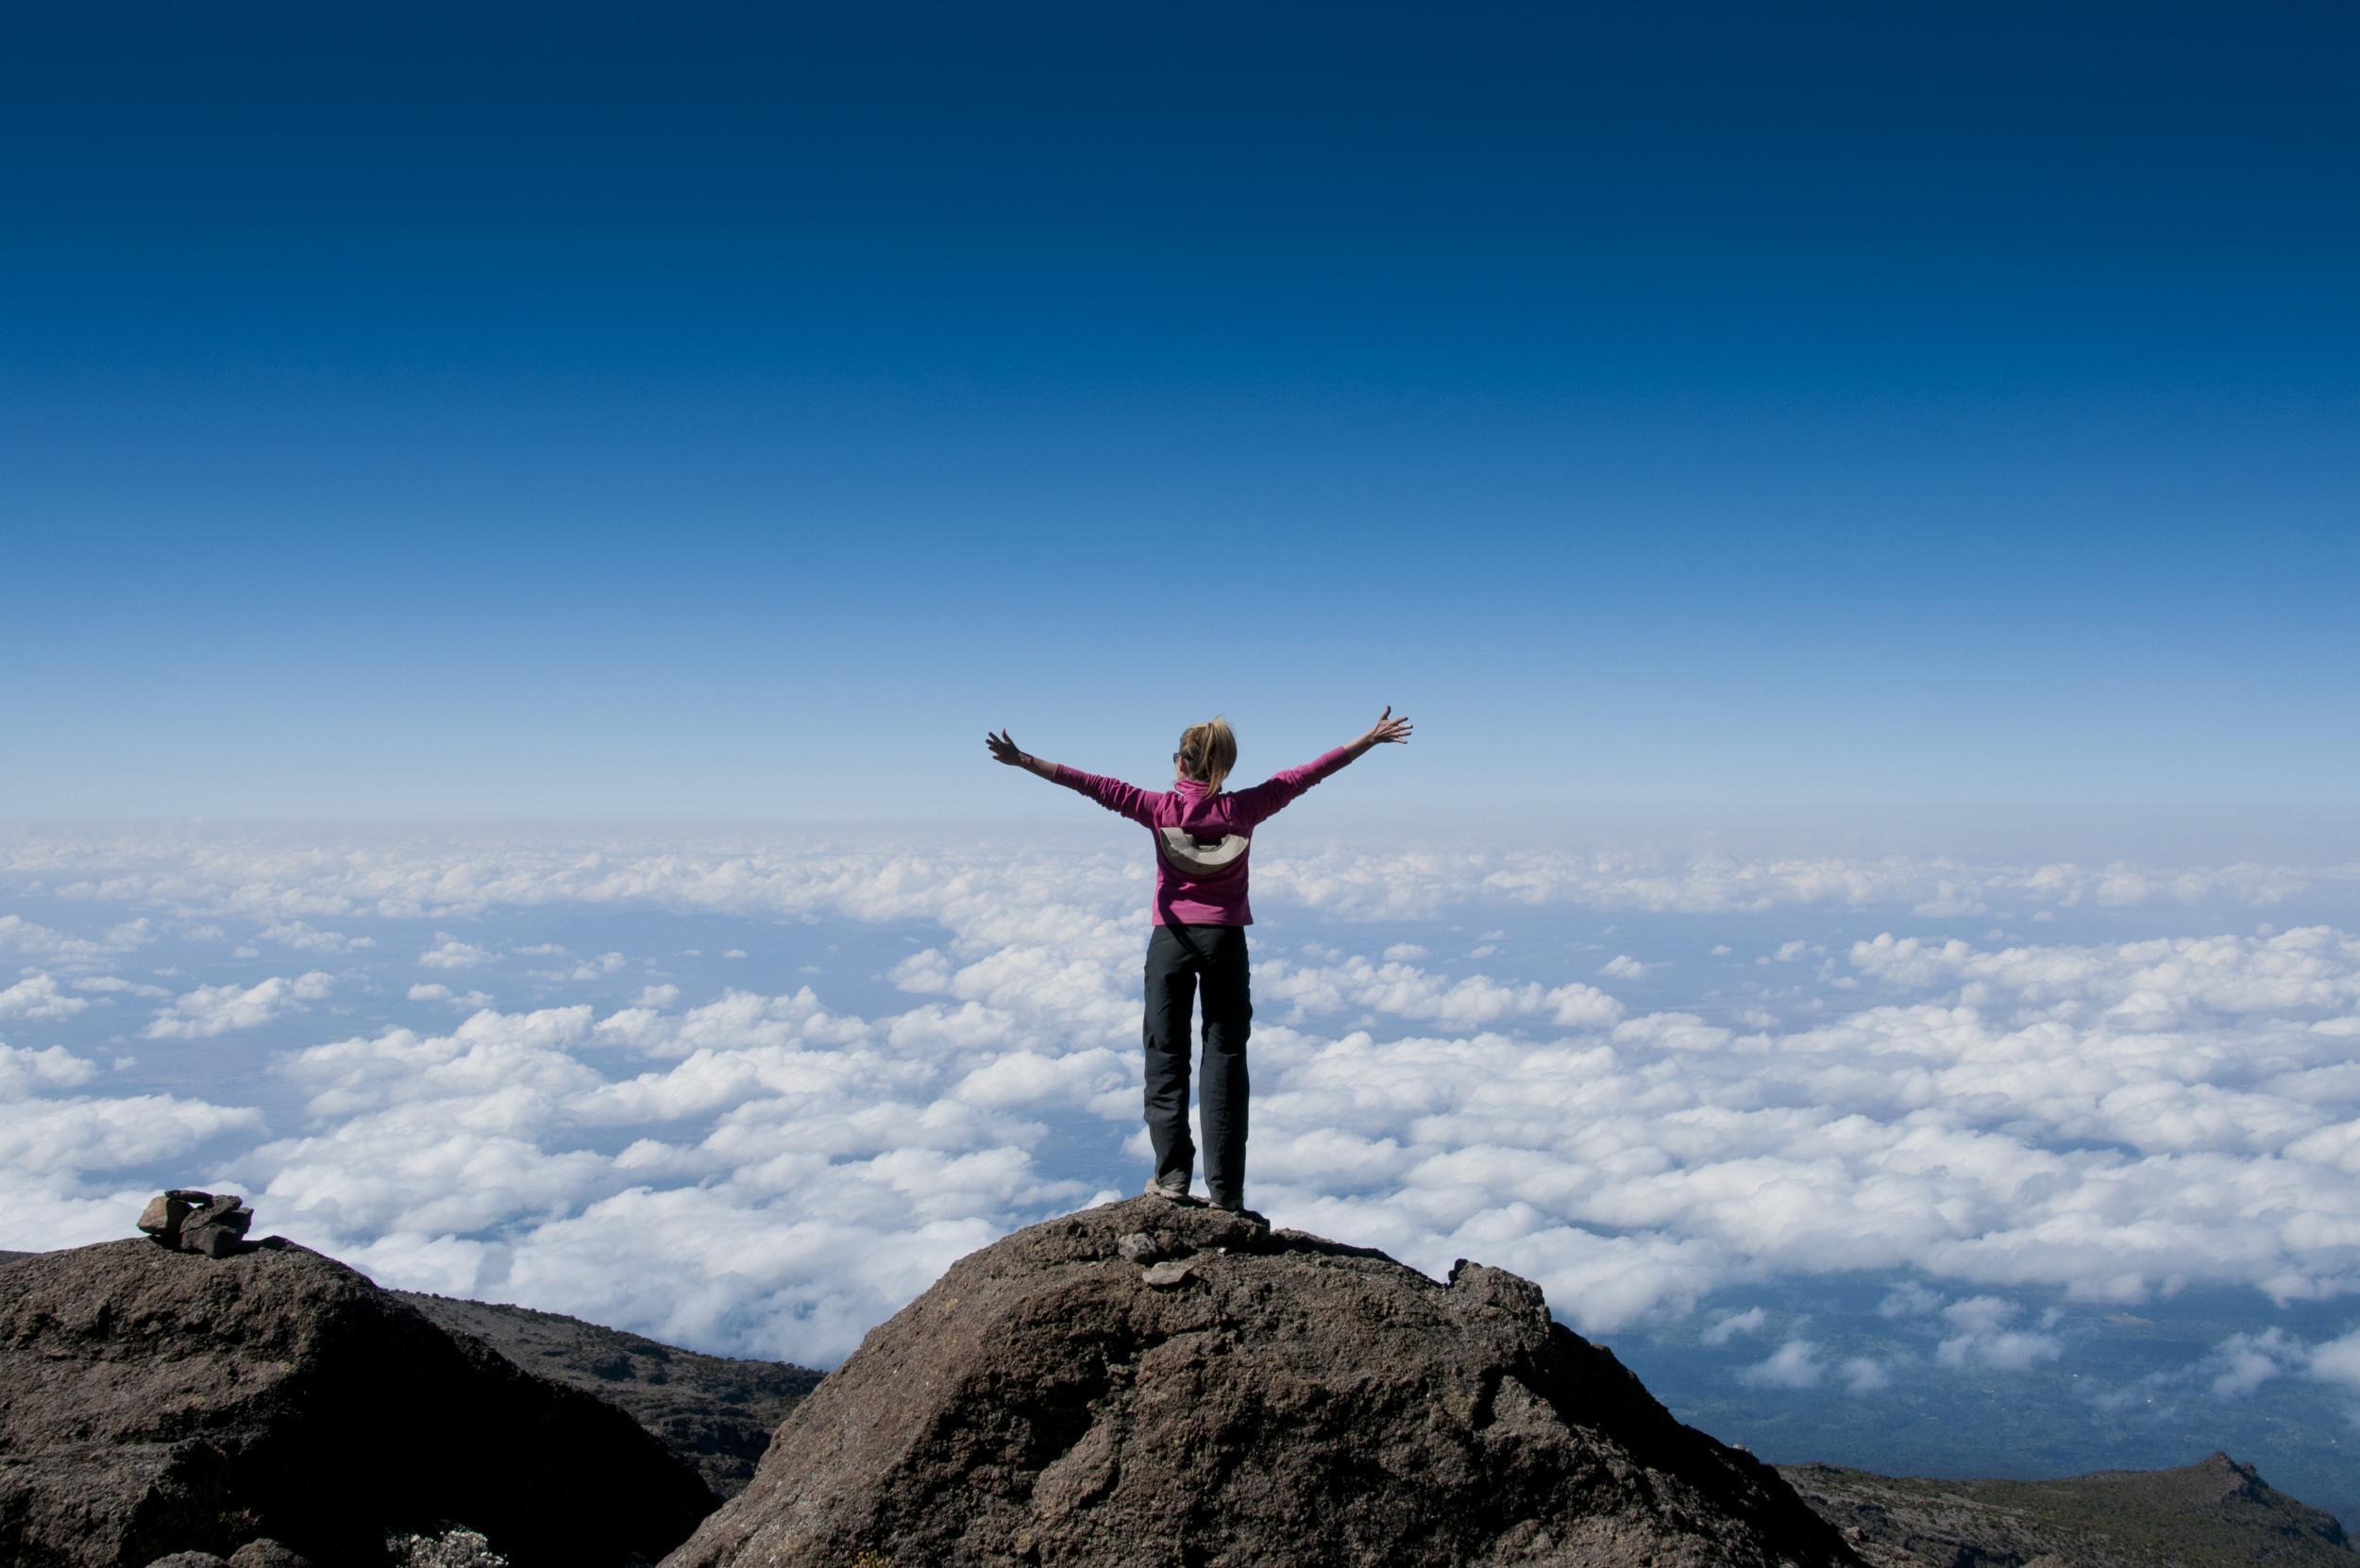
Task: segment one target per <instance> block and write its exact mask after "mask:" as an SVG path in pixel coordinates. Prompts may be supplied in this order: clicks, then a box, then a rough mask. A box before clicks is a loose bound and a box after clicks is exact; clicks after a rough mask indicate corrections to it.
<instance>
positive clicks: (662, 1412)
mask: <svg viewBox="0 0 2360 1568" xmlns="http://www.w3.org/2000/svg"><path fill="white" fill-rule="evenodd" d="M393 1294H394V1295H395V1296H396V1298H398V1299H399V1300H401V1301H404V1302H407V1303H408V1304H409V1305H411V1306H412V1307H416V1308H417V1309H418V1310H419V1311H420V1312H423V1313H425V1314H426V1316H427V1317H429V1318H430V1319H432V1320H433V1321H434V1322H435V1323H437V1324H441V1325H442V1326H443V1327H445V1328H447V1329H448V1330H450V1331H451V1332H452V1333H454V1334H472V1335H474V1336H475V1337H476V1338H477V1339H479V1340H482V1341H483V1342H484V1343H485V1344H487V1345H490V1346H491V1347H492V1348H493V1349H494V1350H497V1351H498V1352H499V1353H500V1354H501V1355H502V1356H505V1357H508V1359H510V1360H511V1361H514V1363H515V1364H516V1365H518V1366H520V1367H522V1368H523V1369H524V1370H525V1371H527V1372H531V1373H538V1374H540V1375H542V1376H544V1377H548V1378H550V1379H552V1380H554V1381H556V1382H560V1383H564V1384H565V1385H566V1386H568V1387H569V1388H576V1389H580V1390H582V1391H583V1392H584V1393H589V1394H595V1395H597V1396H598V1398H600V1399H603V1400H606V1401H608V1402H609V1403H611V1404H615V1405H619V1406H620V1407H622V1408H623V1409H624V1411H625V1412H627V1413H628V1414H629V1415H630V1416H631V1418H632V1420H634V1421H636V1422H638V1423H639V1425H642V1426H644V1427H646V1428H647V1429H648V1431H649V1433H651V1434H652V1435H653V1436H654V1437H655V1439H656V1441H657V1442H661V1443H663V1444H664V1446H665V1447H666V1448H668V1449H670V1450H671V1451H672V1452H673V1453H674V1454H677V1455H679V1456H680V1457H681V1458H683V1459H685V1460H687V1461H688V1462H689V1463H690V1464H693V1465H695V1466H696V1467H697V1469H698V1471H699V1473H700V1474H701V1475H703V1476H704V1478H705V1483H706V1484H707V1485H708V1486H710V1487H712V1488H713V1490H714V1491H715V1492H716V1493H718V1494H719V1495H721V1496H723V1497H734V1496H736V1495H737V1493H739V1492H743V1491H744V1490H745V1489H746V1483H747V1482H748V1481H750V1480H751V1479H753V1475H754V1466H755V1465H756V1464H757V1463H759V1462H760V1461H761V1459H762V1456H763V1453H764V1451H765V1450H767V1448H768V1447H769V1446H770V1434H771V1433H772V1432H774V1431H776V1430H777V1429H778V1425H779V1423H780V1422H782V1421H784V1420H785V1419H786V1416H787V1413H788V1412H789V1411H791V1410H792V1409H794V1408H795V1406H796V1404H797V1403H798V1402H799V1401H801V1399H802V1397H803V1396H804V1395H805V1394H807V1393H809V1392H811V1391H812V1390H813V1389H814V1388H815V1387H816V1386H818V1382H819V1377H820V1374H818V1373H817V1372H814V1371H813V1370H812V1369H811V1368H809V1367H798V1366H791V1365H788V1364H786V1363H784V1362H778V1361H739V1360H733V1359H731V1358H729V1357H723V1356H706V1355H703V1354H701V1353H700V1352H697V1351H693V1350H682V1349H680V1348H679V1347H678V1346H676V1345H667V1344H664V1343H662V1342H660V1341H658V1340H650V1339H649V1338H647V1337H646V1336H644V1335H640V1334H628V1333H625V1332H623V1331H622V1330H621V1329H615V1328H601V1327H599V1326H598V1324H589V1323H583V1322H582V1320H581V1319H579V1318H568V1317H565V1316H563V1315H561V1314H559V1313H556V1312H536V1311H534V1310H533V1309H532V1308H531V1307H510V1306H494V1305H491V1304H490V1303H487V1302H480V1301H460V1300H455V1299H454V1298H452V1297H449V1296H436V1295H428V1294H425V1293H423V1292H419V1291H414V1290H396V1291H394V1292H393Z"/></svg>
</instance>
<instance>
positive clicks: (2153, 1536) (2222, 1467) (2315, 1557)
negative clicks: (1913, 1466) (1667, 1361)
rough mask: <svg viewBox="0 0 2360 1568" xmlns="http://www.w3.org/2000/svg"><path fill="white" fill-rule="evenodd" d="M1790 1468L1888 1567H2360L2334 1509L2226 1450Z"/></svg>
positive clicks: (1810, 1498) (1829, 1515)
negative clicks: (1880, 1471) (2087, 1463)
mask: <svg viewBox="0 0 2360 1568" xmlns="http://www.w3.org/2000/svg"><path fill="white" fill-rule="evenodd" d="M1778 1474H1779V1475H1783V1476H1785V1477H1786V1480H1787V1483H1788V1484H1789V1485H1791V1486H1792V1487H1794V1489H1795V1491H1796V1492H1800V1493H1801V1494H1802V1497H1803V1500H1804V1501H1805V1502H1807V1503H1809V1504H1810V1505H1811V1506H1812V1508H1813V1509H1816V1510H1817V1511H1818V1513H1819V1515H1820V1516H1821V1517H1822V1518H1824V1519H1826V1520H1827V1521H1828V1522H1829V1524H1831V1525H1833V1526H1836V1527H1837V1528H1838V1529H1839V1530H1842V1531H1843V1532H1844V1537H1845V1539H1846V1541H1848V1542H1850V1543H1851V1544H1852V1548H1853V1550H1855V1551H1857V1552H1859V1553H1860V1554H1861V1555H1862V1556H1863V1557H1864V1558H1866V1559H1867V1560H1869V1561H1870V1562H1871V1563H1874V1564H1876V1565H1877V1568H1918V1565H1920V1564H1927V1565H1938V1568H2031V1565H2033V1564H2040V1565H2043V1568H2062V1565H2065V1564H2071V1568H2230V1565H2232V1564H2234V1565H2237V1568H2247V1565H2250V1564H2253V1563H2271V1564H2283V1565H2284V1568H2308V1565H2311V1564H2318V1568H2360V1550H2354V1548H2353V1546H2352V1543H2351V1541H2350V1540H2349V1539H2348V1538H2347V1537H2346V1536H2345V1533H2344V1529H2343V1526H2341V1525H2338V1524H2337V1523H2336V1522H2335V1516H2334V1515H2332V1514H2329V1513H2327V1512H2325V1511H2324V1510H2322V1509H2315V1508H2312V1507H2310V1506H2309V1505H2307V1504H2304V1503H2300V1502H2297V1501H2296V1500H2295V1499H2294V1498H2292V1497H2289V1496H2287V1495H2286V1494H2285V1493H2284V1492H2280V1491H2278V1490H2276V1489H2275V1488H2273V1487H2271V1486H2270V1485H2269V1483H2267V1481H2265V1480H2263V1479H2262V1477H2261V1476H2260V1475H2256V1474H2255V1473H2254V1471H2253V1468H2252V1467H2251V1466H2250V1465H2243V1464H2239V1463H2238V1462H2237V1461H2236V1460H2234V1459H2233V1458H2230V1457H2229V1456H2228V1455H2226V1454H2215V1455H2213V1456H2212V1457H2211V1458H2207V1459H2205V1460H2203V1461H2202V1462H2201V1463H2199V1464H2192V1465H2187V1466H2185V1467H2183V1468H2182V1469H2178V1470H2105V1471H2099V1473H2097V1474H2096V1475H2074V1476H2070V1477H2068V1478H2066V1479H2064V1480H2056V1481H1939V1480H1925V1479H1919V1478H1915V1477H1911V1478H1905V1479H1896V1478H1895V1477H1892V1476H1886V1475H1872V1474H1871V1473H1869V1472H1867V1471H1864V1470H1845V1469H1842V1468H1840V1467H1838V1466H1835V1465H1828V1464H1805V1465H1781V1466H1779V1468H1778Z"/></svg>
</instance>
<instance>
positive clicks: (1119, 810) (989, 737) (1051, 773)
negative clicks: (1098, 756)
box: [984, 730, 1155, 827]
mask: <svg viewBox="0 0 2360 1568" xmlns="http://www.w3.org/2000/svg"><path fill="white" fill-rule="evenodd" d="M984 745H985V747H986V749H987V750H989V751H990V752H991V760H992V761H994V762H998V763H1005V764H1006V765H1007V766H1008V767H1021V768H1022V769H1024V771H1026V772H1027V773H1037V774H1039V775H1040V776H1041V777H1042V778H1044V779H1047V780H1048V781H1049V782H1050V783H1051V784H1063V785H1065V786H1066V787H1067V788H1068V789H1070V790H1074V791H1076V792H1078V793H1080V794H1083V795H1087V796H1088V797H1089V798H1090V799H1091V800H1093V801H1097V802H1098V803H1099V804H1100V805H1102V806H1104V807H1105V808H1106V809H1107V810H1108V811H1111V812H1114V813H1115V814H1117V815H1118V816H1121V817H1127V818H1130V819H1131V820H1132V821H1134V822H1138V823H1140V824H1142V825H1144V826H1148V827H1153V826H1155V818H1154V816H1153V815H1152V814H1151V812H1150V811H1149V809H1148V801H1149V796H1148V793H1147V791H1145V790H1144V789H1141V788H1139V787H1138V785H1136V784H1124V783H1123V782H1122V781H1121V779H1102V778H1100V777H1099V776H1098V775H1097V774H1095V773H1085V772H1083V771H1082V770H1081V769H1080V768H1078V767H1066V766H1065V764H1063V763H1058V762H1044V761H1042V760H1041V759H1040V758H1038V757H1036V756H1034V755H1032V754H1031V753H1030V752H1027V751H1022V750H1018V748H1017V744H1016V742H1015V741H1013V740H1011V739H1009V738H1008V732H1007V731H1005V730H1003V731H1001V732H1000V733H998V734H993V733H990V732H989V731H986V732H985V733H984Z"/></svg>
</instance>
